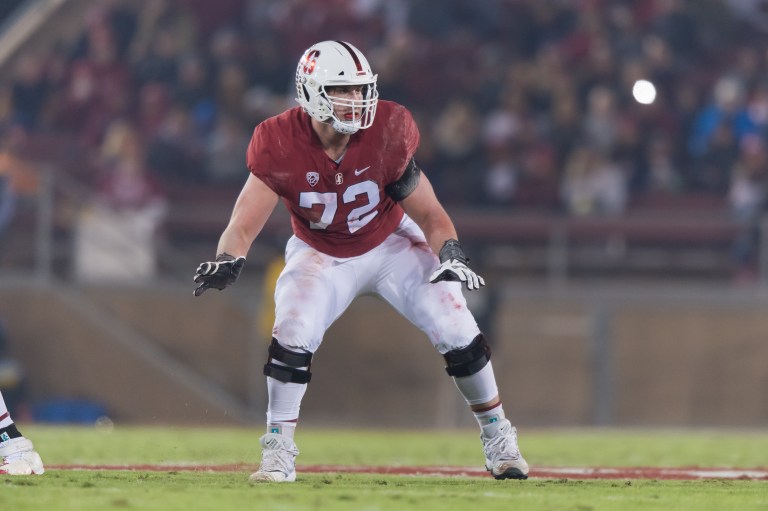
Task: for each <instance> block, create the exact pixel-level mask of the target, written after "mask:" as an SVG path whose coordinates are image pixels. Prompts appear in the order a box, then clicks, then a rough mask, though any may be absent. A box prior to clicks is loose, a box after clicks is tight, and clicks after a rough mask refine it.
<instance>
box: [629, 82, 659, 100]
mask: <svg viewBox="0 0 768 511" xmlns="http://www.w3.org/2000/svg"><path fill="white" fill-rule="evenodd" d="M632 96H633V97H634V98H635V101H637V102H638V103H641V104H643V105H650V104H651V103H653V102H654V100H655V99H656V87H654V85H653V84H652V83H651V82H649V81H648V80H638V81H636V82H635V85H633V86H632Z"/></svg>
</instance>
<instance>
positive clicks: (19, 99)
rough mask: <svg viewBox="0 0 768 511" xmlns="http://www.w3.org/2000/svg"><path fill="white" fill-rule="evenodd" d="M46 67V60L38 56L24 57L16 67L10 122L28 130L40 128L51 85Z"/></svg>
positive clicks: (12, 87) (12, 86)
mask: <svg viewBox="0 0 768 511" xmlns="http://www.w3.org/2000/svg"><path fill="white" fill-rule="evenodd" d="M44 66H45V59H44V58H43V57H42V56H40V55H38V54H28V55H23V56H22V57H21V59H20V60H19V62H18V64H17V65H16V72H15V75H14V78H13V82H12V85H11V105H12V109H11V112H10V118H9V121H10V122H11V123H13V124H18V125H20V126H22V127H23V128H25V129H26V130H33V129H36V128H37V127H38V125H39V122H40V116H41V114H42V112H43V109H44V107H45V105H46V101H47V99H48V94H49V87H50V84H49V82H48V78H47V76H46V74H45V71H44Z"/></svg>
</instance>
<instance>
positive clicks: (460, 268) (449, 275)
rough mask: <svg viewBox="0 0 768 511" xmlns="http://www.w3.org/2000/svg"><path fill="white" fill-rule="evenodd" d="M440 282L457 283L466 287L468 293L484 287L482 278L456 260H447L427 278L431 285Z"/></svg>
mask: <svg viewBox="0 0 768 511" xmlns="http://www.w3.org/2000/svg"><path fill="white" fill-rule="evenodd" d="M441 280H449V281H459V282H464V283H465V284H466V285H467V289H469V290H470V291H472V290H474V289H480V288H481V287H482V286H484V285H485V280H483V277H481V276H480V275H478V274H477V273H475V272H474V271H472V270H471V269H470V268H469V267H468V266H467V265H466V264H464V263H462V262H461V261H457V260H456V259H449V260H448V261H446V262H444V263H442V264H441V265H440V266H438V267H437V270H435V272H434V273H433V274H432V276H431V277H429V281H430V282H431V283H433V284H434V283H435V282H440V281H441Z"/></svg>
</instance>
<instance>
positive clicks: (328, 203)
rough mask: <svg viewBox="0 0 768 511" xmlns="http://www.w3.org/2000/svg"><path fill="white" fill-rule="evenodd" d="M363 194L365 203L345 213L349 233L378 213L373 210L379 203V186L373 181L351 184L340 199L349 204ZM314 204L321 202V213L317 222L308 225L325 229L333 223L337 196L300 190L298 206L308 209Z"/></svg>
mask: <svg viewBox="0 0 768 511" xmlns="http://www.w3.org/2000/svg"><path fill="white" fill-rule="evenodd" d="M363 194H365V195H366V196H367V203H366V204H363V205H362V206H360V207H357V208H355V209H353V210H352V211H350V212H349V215H347V227H349V232H350V233H355V232H356V231H358V230H360V229H362V228H363V227H365V226H366V225H368V223H369V222H370V221H371V220H373V219H374V217H375V216H376V215H378V214H379V212H378V211H373V210H374V209H375V208H376V206H378V205H379V200H380V199H381V197H380V196H379V187H378V185H377V184H376V183H374V182H373V181H363V182H362V183H355V184H353V185H352V186H350V187H349V188H347V189H346V190H345V191H344V194H343V195H342V196H341V199H342V201H344V204H349V203H350V202H354V201H355V200H357V197H358V196H359V195H363ZM315 204H322V205H323V206H324V207H323V213H322V214H321V215H320V221H319V222H309V226H310V227H311V228H312V229H326V228H327V227H328V226H329V225H331V224H332V223H333V217H334V216H335V215H336V209H337V207H338V196H337V195H336V194H335V193H333V192H325V193H320V192H301V193H300V194H299V206H301V207H302V208H308V209H309V208H312V206H314V205H315ZM371 211H373V213H371Z"/></svg>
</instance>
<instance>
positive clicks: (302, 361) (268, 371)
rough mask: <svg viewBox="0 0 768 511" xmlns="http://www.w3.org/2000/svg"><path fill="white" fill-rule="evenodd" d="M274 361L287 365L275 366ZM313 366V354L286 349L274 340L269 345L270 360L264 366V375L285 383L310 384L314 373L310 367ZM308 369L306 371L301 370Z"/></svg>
mask: <svg viewBox="0 0 768 511" xmlns="http://www.w3.org/2000/svg"><path fill="white" fill-rule="evenodd" d="M273 360H277V361H278V362H282V363H283V364H285V365H280V364H275V363H274V362H273ZM311 365H312V353H307V352H304V353H302V352H297V351H291V350H289V349H287V348H284V347H283V346H281V345H280V343H279V342H277V339H275V338H274V337H273V338H272V343H271V344H270V345H269V360H268V361H267V363H266V364H264V375H265V376H269V377H271V378H274V379H276V380H278V381H281V382H283V383H309V380H311V379H312V373H311V372H309V367H310V366H311ZM300 367H306V369H299V368H300Z"/></svg>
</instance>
